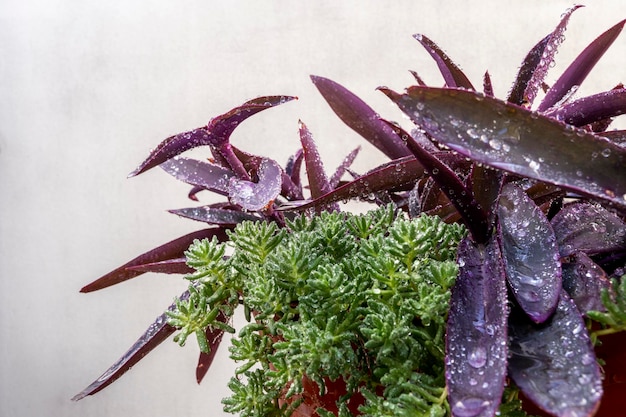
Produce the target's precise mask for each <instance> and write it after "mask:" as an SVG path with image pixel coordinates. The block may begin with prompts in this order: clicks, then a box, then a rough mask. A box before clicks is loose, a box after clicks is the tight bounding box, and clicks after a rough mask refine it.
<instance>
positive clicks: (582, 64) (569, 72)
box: [537, 20, 626, 111]
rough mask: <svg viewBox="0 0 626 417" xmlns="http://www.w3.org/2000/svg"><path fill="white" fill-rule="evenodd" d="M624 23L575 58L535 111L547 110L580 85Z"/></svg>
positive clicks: (616, 26) (609, 31)
mask: <svg viewBox="0 0 626 417" xmlns="http://www.w3.org/2000/svg"><path fill="white" fill-rule="evenodd" d="M624 23H626V20H622V21H621V22H619V23H618V24H616V25H615V26H613V27H612V28H610V29H609V30H607V31H606V32H604V33H603V34H602V35H600V36H599V37H598V38H597V39H596V40H594V41H593V42H591V44H589V46H587V47H586V48H585V49H584V50H583V51H582V52H581V53H580V55H578V56H577V57H576V59H575V60H574V62H572V63H571V64H570V66H569V67H567V69H566V70H565V71H564V72H563V74H562V75H561V76H560V77H559V79H558V80H556V82H555V83H554V85H553V86H552V87H551V88H550V90H548V93H547V94H546V97H545V98H544V99H543V101H542V102H541V104H540V105H539V107H537V111H545V110H547V109H549V108H550V107H552V106H554V105H555V104H557V103H558V102H559V101H560V100H561V99H562V98H563V97H565V96H566V95H567V94H570V92H571V91H572V90H573V89H577V88H578V86H580V84H582V82H583V81H584V80H585V78H586V77H587V75H588V74H589V72H590V71H591V70H592V69H593V67H594V66H595V65H596V63H597V62H598V60H600V58H602V55H604V53H605V52H606V50H607V49H609V47H610V46H611V45H612V44H613V42H614V41H615V39H617V36H618V35H619V34H620V32H621V31H622V29H623V27H624Z"/></svg>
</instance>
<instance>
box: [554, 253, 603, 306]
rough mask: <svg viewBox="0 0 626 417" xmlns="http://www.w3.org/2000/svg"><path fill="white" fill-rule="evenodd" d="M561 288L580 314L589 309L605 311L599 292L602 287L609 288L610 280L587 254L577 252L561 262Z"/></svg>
mask: <svg viewBox="0 0 626 417" xmlns="http://www.w3.org/2000/svg"><path fill="white" fill-rule="evenodd" d="M563 289H564V290H565V291H567V293H568V294H569V296H570V297H571V298H572V300H574V302H575V303H576V307H578V311H580V313H581V314H586V313H587V312H588V311H590V310H595V311H606V308H605V307H604V304H603V303H602V299H601V297H600V294H601V292H602V289H607V290H610V289H611V281H609V279H608V278H607V276H606V273H605V272H604V270H603V269H602V268H600V266H598V265H597V264H596V263H595V262H593V261H592V260H591V258H589V256H587V255H586V254H584V253H583V252H577V253H574V254H573V255H571V256H570V259H569V262H567V263H564V264H563Z"/></svg>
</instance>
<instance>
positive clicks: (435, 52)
mask: <svg viewBox="0 0 626 417" xmlns="http://www.w3.org/2000/svg"><path fill="white" fill-rule="evenodd" d="M413 37H414V38H415V39H416V40H417V41H418V42H419V43H421V44H422V46H423V47H424V49H426V51H428V53H429V54H430V56H431V57H432V58H433V59H434V60H435V62H436V63H437V67H439V72H441V75H442V76H443V79H444V81H445V82H446V85H447V86H448V87H460V88H468V89H470V90H473V89H474V86H473V85H472V83H471V82H470V80H469V79H468V78H467V76H465V74H464V73H463V71H461V69H460V68H459V67H458V66H457V65H456V64H455V63H454V62H452V60H451V59H450V57H448V55H446V54H445V52H443V51H442V50H441V48H439V46H437V44H436V43H435V42H433V41H431V40H430V39H429V38H427V37H426V36H424V35H421V34H419V33H417V34H415V35H413Z"/></svg>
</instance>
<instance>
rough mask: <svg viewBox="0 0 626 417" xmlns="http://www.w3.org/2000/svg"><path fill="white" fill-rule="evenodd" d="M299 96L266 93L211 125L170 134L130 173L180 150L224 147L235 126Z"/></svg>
mask: <svg viewBox="0 0 626 417" xmlns="http://www.w3.org/2000/svg"><path fill="white" fill-rule="evenodd" d="M295 98H296V97H291V96H267V97H258V98H255V99H253V100H249V101H247V102H245V103H243V104H242V105H241V106H238V107H235V108H234V109H232V110H230V111H229V112H228V113H224V114H222V115H220V116H217V117H215V118H214V119H212V120H211V121H210V122H209V124H208V126H206V127H201V128H198V129H194V130H191V131H189V132H185V133H180V134H178V135H174V136H170V137H169V138H167V139H165V140H164V141H163V142H161V143H160V144H159V146H157V148H156V149H154V150H153V151H152V152H150V155H149V156H148V158H146V160H145V161H144V162H142V163H141V165H139V166H138V167H137V168H136V169H135V170H134V171H133V172H131V173H130V174H129V175H128V176H129V177H134V176H136V175H139V174H141V173H142V172H145V171H147V170H149V169H150V168H154V167H155V166H157V165H160V164H162V163H163V162H165V161H167V160H168V159H170V158H173V157H175V156H176V155H180V154H181V153H183V152H185V151H187V150H189V149H192V148H195V147H198V146H204V145H212V146H216V147H218V146H221V145H223V144H224V143H227V142H228V139H229V137H230V134H231V133H232V132H233V130H235V128H236V127H237V126H238V125H239V123H241V122H242V121H244V120H245V119H247V118H248V117H250V116H252V115H253V114H256V113H258V112H260V111H262V110H265V109H269V108H270V107H274V106H277V105H279V104H283V103H285V102H287V101H291V100H293V99H295Z"/></svg>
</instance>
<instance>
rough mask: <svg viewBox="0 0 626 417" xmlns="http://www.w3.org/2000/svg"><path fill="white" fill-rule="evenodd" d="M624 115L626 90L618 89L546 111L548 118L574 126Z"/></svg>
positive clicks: (625, 110) (625, 111)
mask: <svg viewBox="0 0 626 417" xmlns="http://www.w3.org/2000/svg"><path fill="white" fill-rule="evenodd" d="M624 113H626V88H623V87H620V88H616V89H613V90H609V91H605V92H603V93H598V94H594V95H592V96H588V97H583V98H581V99H578V100H576V101H573V102H571V103H568V104H565V105H563V106H561V107H557V108H555V109H553V110H550V111H546V112H545V113H544V114H545V115H546V116H548V117H552V118H554V119H557V120H560V121H563V122H565V123H567V124H570V125H574V126H584V125H587V124H590V123H594V122H598V121H601V120H604V119H608V118H611V117H614V116H619V115H620V114H624Z"/></svg>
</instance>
